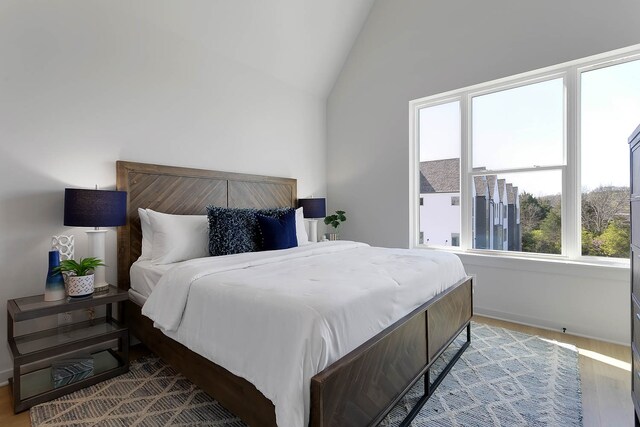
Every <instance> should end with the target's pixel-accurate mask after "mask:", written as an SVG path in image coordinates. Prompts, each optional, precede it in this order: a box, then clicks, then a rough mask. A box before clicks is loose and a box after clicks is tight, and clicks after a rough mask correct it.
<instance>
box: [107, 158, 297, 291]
mask: <svg viewBox="0 0 640 427" xmlns="http://www.w3.org/2000/svg"><path fill="white" fill-rule="evenodd" d="M116 171H117V176H116V187H117V189H118V190H122V191H126V192H127V224H126V225H124V226H122V227H119V228H118V287H119V288H121V289H129V285H130V283H129V269H130V268H131V264H133V263H134V262H135V261H136V260H137V259H138V257H139V256H140V253H141V250H142V229H141V226H140V218H139V216H138V208H149V209H153V210H154V211H158V212H164V213H171V214H182V215H196V214H206V209H205V207H206V206H207V205H214V206H224V207H231V208H258V209H261V208H276V207H287V206H291V207H296V206H297V205H296V202H297V194H298V193H297V181H296V180H295V179H291V178H276V177H270V176H259V175H247V174H239V173H230V172H219V171H210V170H204V169H190V168H181V167H174V166H162V165H152V164H146V163H132V162H124V161H118V162H116Z"/></svg>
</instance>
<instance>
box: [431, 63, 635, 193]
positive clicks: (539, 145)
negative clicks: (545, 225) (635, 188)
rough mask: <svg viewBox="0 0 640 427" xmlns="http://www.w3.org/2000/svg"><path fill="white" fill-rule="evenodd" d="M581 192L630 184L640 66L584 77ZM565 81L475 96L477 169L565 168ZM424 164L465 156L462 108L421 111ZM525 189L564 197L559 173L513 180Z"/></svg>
mask: <svg viewBox="0 0 640 427" xmlns="http://www.w3.org/2000/svg"><path fill="white" fill-rule="evenodd" d="M581 86H582V91H581V104H580V108H581V127H580V129H581V147H582V169H581V175H582V177H581V179H582V188H583V190H591V189H594V188H597V187H599V186H601V185H615V186H628V185H629V147H628V144H627V138H628V136H629V134H631V132H632V131H633V130H634V129H635V128H636V126H637V125H638V124H640V60H636V61H631V62H627V63H623V64H618V65H614V66H610V67H605V68H600V69H597V70H593V71H588V72H585V73H582V75H581ZM563 93H564V88H563V82H562V79H554V80H549V81H545V82H541V83H536V84H532V85H528V86H524V87H519V88H515V89H510V90H505V91H500V92H494V93H491V94H487V95H482V96H478V97H475V98H473V100H472V117H473V118H472V135H473V153H472V154H473V166H474V167H481V166H484V167H487V168H492V169H513V168H523V167H535V166H553V165H562V164H563V163H564V148H563V128H564V123H563V116H564V113H563V96H564V95H563ZM419 137H420V160H421V161H425V160H436V159H446V158H455V157H460V103H459V102H458V101H455V102H451V103H448V104H442V105H438V106H434V107H427V108H424V109H422V110H421V111H420V135H419ZM503 175H504V174H501V176H500V177H501V178H507V179H508V180H509V181H510V182H512V184H513V185H516V186H518V187H519V190H520V191H521V192H522V191H527V192H529V193H532V194H534V195H536V196H540V195H546V194H558V193H559V192H560V189H561V185H562V182H561V176H560V174H559V172H557V171H556V172H553V171H551V172H543V171H540V172H527V173H518V174H509V175H508V176H503Z"/></svg>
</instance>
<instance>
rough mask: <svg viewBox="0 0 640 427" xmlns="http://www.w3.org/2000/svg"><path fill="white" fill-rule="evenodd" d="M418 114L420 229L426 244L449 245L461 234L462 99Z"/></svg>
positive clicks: (425, 109) (421, 110)
mask: <svg viewBox="0 0 640 427" xmlns="http://www.w3.org/2000/svg"><path fill="white" fill-rule="evenodd" d="M418 117H419V121H420V137H419V140H420V162H419V163H420V164H419V167H418V169H419V178H420V184H419V185H420V188H419V194H420V195H419V198H420V210H419V219H418V220H419V232H420V233H421V234H420V235H421V236H423V237H422V241H423V242H424V244H427V243H428V244H430V245H434V246H449V241H450V239H451V233H460V141H461V139H460V102H458V101H455V102H447V103H441V104H438V105H433V106H430V107H427V108H421V109H419V110H418ZM454 198H456V199H457V201H458V203H457V204H456V203H454Z"/></svg>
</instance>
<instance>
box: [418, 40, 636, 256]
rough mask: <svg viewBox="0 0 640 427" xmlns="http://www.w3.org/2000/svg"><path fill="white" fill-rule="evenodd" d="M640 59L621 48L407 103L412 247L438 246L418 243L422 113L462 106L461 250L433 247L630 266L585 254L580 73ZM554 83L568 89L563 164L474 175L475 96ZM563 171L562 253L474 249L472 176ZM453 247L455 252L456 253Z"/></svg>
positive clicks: (629, 48) (628, 50)
mask: <svg viewBox="0 0 640 427" xmlns="http://www.w3.org/2000/svg"><path fill="white" fill-rule="evenodd" d="M634 60H640V45H635V46H631V47H628V48H624V49H618V50H615V51H612V52H607V53H604V54H600V55H594V56H591V57H587V58H583V59H579V60H575V61H570V62H566V63H563V64H558V65H555V66H552V67H547V68H543V69H539V70H534V71H530V72H526V73H522V74H518V75H515V76H511V77H506V78H502V79H498V80H493V81H490V82H486V83H482V84H478V85H473V86H468V87H465V88H461V89H457V90H454V91H449V92H445V93H441V94H437V95H433V96H428V97H424V98H420V99H416V100H412V101H410V102H409V144H410V150H409V153H410V156H409V157H410V159H409V172H410V176H409V194H410V209H409V212H410V218H409V219H410V227H409V233H410V236H409V237H410V247H412V248H413V247H416V248H425V247H430V248H433V247H434V245H426V244H419V241H418V236H419V234H418V232H419V231H420V226H419V219H420V215H419V208H420V206H419V203H418V200H419V198H420V194H419V191H420V184H419V173H418V172H419V163H420V139H419V138H420V132H419V130H420V129H419V124H420V121H419V114H420V109H422V108H428V107H433V106H437V105H441V104H446V103H450V102H455V101H458V102H459V103H460V104H459V105H460V126H461V129H460V131H461V132H460V137H461V147H460V148H461V150H460V175H461V176H460V221H461V224H460V246H459V247H452V246H435V248H437V249H441V248H446V250H452V251H455V252H464V253H469V254H474V253H477V254H482V255H492V256H498V257H509V258H531V259H541V260H558V261H561V260H566V261H578V262H586V263H591V264H608V265H611V264H627V265H628V264H629V260H628V259H626V258H608V257H594V256H586V255H582V233H581V231H582V218H581V202H582V192H581V185H580V183H581V181H580V173H581V152H580V124H581V122H580V108H581V99H580V91H581V87H580V82H581V75H582V73H585V72H588V71H593V70H597V69H600V68H605V67H609V66H613V65H618V64H622V63H626V62H630V61H634ZM555 78H562V79H563V86H564V117H563V121H564V129H563V131H564V132H563V152H564V156H563V161H562V162H561V164H559V165H553V166H543V167H534V168H514V169H500V170H498V169H496V170H484V171H476V172H474V171H473V169H472V165H473V161H472V146H471V144H472V135H471V130H472V109H471V102H472V99H473V97H476V96H481V95H486V94H490V93H495V92H500V91H503V90H508V89H513V88H517V87H521V86H526V85H530V84H534V83H538V82H542V81H547V80H552V79H555ZM544 170H559V171H560V173H561V177H562V178H561V179H562V194H561V204H562V210H561V222H562V232H561V250H562V252H561V254H559V255H558V254H542V253H532V252H515V251H504V250H494V249H475V248H473V234H472V232H473V224H472V203H471V198H470V197H469V195H470V194H471V185H472V180H473V176H477V175H488V174H501V173H514V172H531V171H534V172H535V171H544ZM452 248H454V249H452Z"/></svg>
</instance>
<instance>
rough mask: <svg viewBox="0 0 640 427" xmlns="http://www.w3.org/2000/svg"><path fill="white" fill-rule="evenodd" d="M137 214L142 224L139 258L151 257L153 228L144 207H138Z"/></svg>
mask: <svg viewBox="0 0 640 427" xmlns="http://www.w3.org/2000/svg"><path fill="white" fill-rule="evenodd" d="M138 216H139V217H140V225H141V226H142V253H141V254H140V258H141V259H151V252H152V250H153V249H152V248H153V229H152V228H151V221H150V220H149V214H148V213H147V210H146V209H142V208H138Z"/></svg>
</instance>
